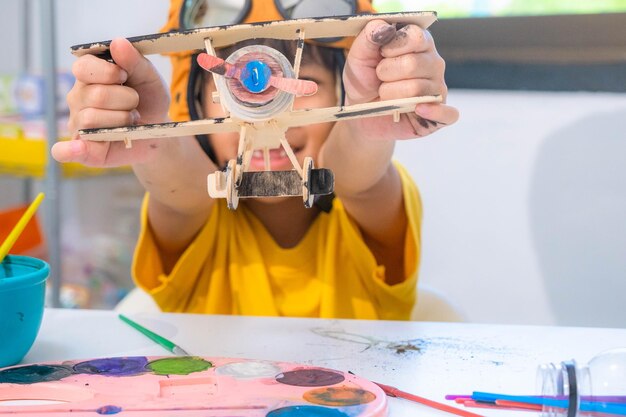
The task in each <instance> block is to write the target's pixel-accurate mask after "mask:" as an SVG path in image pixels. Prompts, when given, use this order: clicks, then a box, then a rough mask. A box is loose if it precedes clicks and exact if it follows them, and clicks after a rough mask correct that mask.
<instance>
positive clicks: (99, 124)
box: [52, 38, 169, 167]
mask: <svg viewBox="0 0 626 417" xmlns="http://www.w3.org/2000/svg"><path fill="white" fill-rule="evenodd" d="M110 50H111V57H112V58H113V60H114V61H115V63H111V62H108V61H105V60H103V59H100V58H96V57H95V56H93V55H84V56H82V57H80V58H78V59H77V60H76V62H75V63H74V65H73V67H72V72H73V74H74V76H75V77H76V82H75V84H74V87H72V90H71V91H70V92H69V93H68V95H67V102H68V105H69V109H70V116H69V122H68V127H69V130H70V132H71V135H72V140H71V141H60V142H57V143H56V144H55V145H54V146H53V147H52V156H53V157H54V159H56V160H57V161H59V162H79V163H82V164H84V165H88V166H98V167H110V166H119V165H128V164H135V163H142V162H147V160H148V159H149V158H150V155H151V152H150V150H151V149H155V148H156V147H155V146H152V147H151V145H153V144H154V142H155V140H137V141H134V142H133V144H132V145H133V146H132V148H131V149H126V148H125V145H124V143H123V142H95V141H88V140H82V139H81V138H80V136H79V135H78V130H80V129H91V128H105V127H120V126H128V125H134V124H148V123H162V122H166V121H167V110H168V107H169V92H168V89H167V86H166V84H165V82H164V81H163V79H162V78H161V76H160V75H159V73H158V72H157V70H156V69H155V68H154V66H153V65H152V63H151V62H150V61H149V60H148V59H146V58H145V57H144V56H142V55H141V54H140V53H139V51H137V50H136V49H135V48H134V47H133V46H132V44H131V43H130V42H129V41H128V40H126V39H122V38H120V39H115V40H113V41H112V42H111V46H110Z"/></svg>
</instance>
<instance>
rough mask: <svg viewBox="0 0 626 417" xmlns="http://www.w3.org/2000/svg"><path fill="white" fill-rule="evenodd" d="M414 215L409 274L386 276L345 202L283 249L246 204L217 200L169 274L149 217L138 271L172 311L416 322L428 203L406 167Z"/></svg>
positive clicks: (138, 278) (406, 187)
mask: <svg viewBox="0 0 626 417" xmlns="http://www.w3.org/2000/svg"><path fill="white" fill-rule="evenodd" d="M396 167H397V168H398V171H399V172H400V177H401V179H402V189H403V193H404V202H405V208H406V213H407V218H408V225H409V227H408V228H407V232H406V239H405V248H404V259H405V268H404V270H405V274H406V276H405V279H404V281H403V282H401V283H399V284H395V285H388V284H386V283H385V268H384V266H382V265H377V263H376V259H375V258H374V255H373V254H372V253H371V251H370V250H369V248H368V247H367V245H366V244H365V243H364V241H363V239H362V237H361V233H360V231H359V229H358V227H357V226H356V224H355V223H354V222H353V221H352V220H351V219H350V217H349V216H348V214H347V213H346V211H345V209H344V207H343V205H342V204H341V201H340V200H339V199H337V198H335V199H334V200H333V207H332V210H330V212H329V213H324V212H322V213H320V214H319V216H318V217H317V218H316V219H315V221H314V222H313V224H312V225H311V227H310V229H309V230H308V231H307V233H306V235H305V236H304V238H303V239H302V241H301V242H299V243H298V245H297V246H295V247H293V248H288V249H285V248H281V247H280V246H278V245H277V244H276V242H275V241H274V240H273V238H272V237H271V235H270V234H269V233H268V231H267V230H266V229H265V227H264V226H263V224H262V223H261V222H260V221H259V219H258V218H257V217H256V216H255V215H254V214H253V213H252V212H250V211H249V210H248V209H247V208H246V206H245V205H239V208H238V209H237V210H236V211H231V210H228V208H227V207H226V203H225V201H223V200H219V201H217V204H215V206H214V208H213V209H212V212H211V214H210V216H209V218H208V220H207V222H206V224H205V225H204V226H203V228H202V230H201V231H200V232H199V233H198V236H197V237H196V238H195V239H194V241H193V242H192V243H191V244H190V245H189V247H188V248H187V249H186V251H185V252H184V253H183V255H182V256H181V257H180V259H179V260H178V262H177V263H176V265H175V266H174V268H173V269H172V271H171V273H170V274H169V275H165V274H164V273H163V268H162V266H161V261H160V259H159V254H158V250H157V247H156V244H155V241H154V237H153V236H152V232H151V230H150V227H149V226H148V221H147V201H148V198H149V196H146V198H145V200H144V206H143V210H142V216H141V218H142V219H141V222H142V231H141V234H140V236H139V241H138V244H137V247H136V249H135V256H134V262H133V268H132V269H133V277H134V279H135V282H136V284H137V285H138V286H139V287H141V288H143V289H144V290H145V291H147V292H148V293H149V294H151V295H152V297H153V298H154V300H155V301H156V303H157V304H158V305H159V306H160V308H161V309H162V310H163V311H168V312H187V313H209V314H240V315H251V316H293V317H323V318H357V319H385V320H398V319H404V320H406V319H408V318H409V316H410V313H411V309H412V308H413V305H414V303H415V297H416V283H417V269H418V265H419V249H420V223H421V217H422V206H421V201H420V197H419V192H418V190H417V187H416V186H415V184H414V182H413V181H412V179H411V178H410V176H409V175H408V173H407V172H406V171H405V169H404V168H403V167H401V166H400V165H399V164H396Z"/></svg>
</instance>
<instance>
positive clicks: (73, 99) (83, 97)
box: [67, 84, 139, 111]
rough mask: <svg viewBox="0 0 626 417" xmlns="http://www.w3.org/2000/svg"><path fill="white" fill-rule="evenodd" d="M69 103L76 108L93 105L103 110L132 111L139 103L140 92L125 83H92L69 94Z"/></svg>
mask: <svg viewBox="0 0 626 417" xmlns="http://www.w3.org/2000/svg"><path fill="white" fill-rule="evenodd" d="M67 101H68V105H69V106H70V107H71V108H74V109H82V108H87V107H93V108H96V109H103V110H127V111H130V110H132V109H134V108H136V107H137V106H138V105H139V94H137V91H135V90H134V89H132V88H130V87H126V86H123V85H104V84H90V85H86V86H84V87H83V88H81V89H79V90H77V93H74V94H68V97H67Z"/></svg>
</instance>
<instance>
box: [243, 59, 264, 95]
mask: <svg viewBox="0 0 626 417" xmlns="http://www.w3.org/2000/svg"><path fill="white" fill-rule="evenodd" d="M271 76H272V70H271V69H270V67H269V66H268V65H267V64H266V63H265V62H262V61H250V62H248V63H247V64H246V66H245V67H243V70H241V77H240V80H241V83H242V84H243V86H244V87H246V88H247V89H248V91H250V92H251V93H261V92H263V91H265V90H266V89H267V86H268V85H269V83H270V77H271Z"/></svg>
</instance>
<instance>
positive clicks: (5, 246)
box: [0, 193, 45, 263]
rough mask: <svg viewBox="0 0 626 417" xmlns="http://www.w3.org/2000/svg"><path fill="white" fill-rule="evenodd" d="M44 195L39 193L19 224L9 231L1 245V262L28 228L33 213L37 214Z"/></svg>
mask: <svg viewBox="0 0 626 417" xmlns="http://www.w3.org/2000/svg"><path fill="white" fill-rule="evenodd" d="M44 197H45V194H44V193H39V194H37V197H35V199H34V200H33V202H32V203H30V206H28V208H27V209H26V211H25V212H24V214H22V217H20V219H19V220H18V221H17V224H16V225H15V226H14V227H13V229H12V230H11V232H10V233H9V236H7V238H6V239H5V240H4V242H2V245H0V263H2V261H3V260H4V257H5V256H7V254H8V253H9V251H10V250H11V248H12V247H13V244H14V243H15V241H16V240H17V238H18V237H20V235H21V234H22V232H23V231H24V229H25V228H26V225H27V224H28V222H29V221H30V219H31V218H32V217H33V214H35V212H36V211H37V208H38V207H39V204H41V201H42V200H43V199H44Z"/></svg>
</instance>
